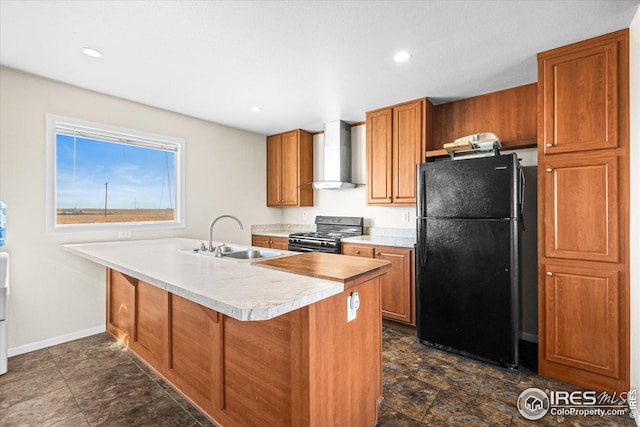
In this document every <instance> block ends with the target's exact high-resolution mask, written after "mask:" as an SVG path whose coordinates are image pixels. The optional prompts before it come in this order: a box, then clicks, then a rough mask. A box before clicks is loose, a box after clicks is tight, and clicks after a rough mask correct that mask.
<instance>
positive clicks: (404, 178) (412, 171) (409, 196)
mask: <svg viewBox="0 0 640 427" xmlns="http://www.w3.org/2000/svg"><path fill="white" fill-rule="evenodd" d="M422 110H423V101H416V102H412V103H410V104H403V105H400V106H398V107H394V109H393V155H392V157H393V189H392V197H393V199H392V200H393V203H395V204H412V205H414V204H415V203H416V165H417V164H418V163H420V162H422V159H423V154H422V153H424V138H423V135H424V132H423V123H422V122H423V120H422V114H423V112H422Z"/></svg>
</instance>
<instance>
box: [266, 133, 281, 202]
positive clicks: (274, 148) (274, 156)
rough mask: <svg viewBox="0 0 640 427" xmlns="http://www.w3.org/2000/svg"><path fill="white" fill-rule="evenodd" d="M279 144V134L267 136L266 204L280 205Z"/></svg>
mask: <svg viewBox="0 0 640 427" xmlns="http://www.w3.org/2000/svg"><path fill="white" fill-rule="evenodd" d="M281 146H282V136H281V135H273V136H270V137H268V138H267V206H280V205H281V199H282V197H281V196H280V181H281V179H282V178H281V174H280V170H281V154H280V152H281Z"/></svg>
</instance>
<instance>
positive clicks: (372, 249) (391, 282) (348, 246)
mask: <svg viewBox="0 0 640 427" xmlns="http://www.w3.org/2000/svg"><path fill="white" fill-rule="evenodd" d="M342 254H343V255H351V256H360V257H365V258H378V259H383V260H386V261H389V262H391V271H390V272H389V273H387V274H386V275H384V276H383V277H382V279H381V282H382V289H381V295H380V300H381V305H382V316H383V317H384V318H386V319H391V320H395V321H398V322H403V323H407V324H409V325H412V326H415V324H416V292H415V288H416V287H415V278H414V262H415V261H414V250H413V249H409V248H398V247H393V246H372V245H358V244H355V243H343V244H342Z"/></svg>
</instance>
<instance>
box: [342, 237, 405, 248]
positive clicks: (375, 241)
mask: <svg viewBox="0 0 640 427" xmlns="http://www.w3.org/2000/svg"><path fill="white" fill-rule="evenodd" d="M340 241H341V242H342V243H358V244H361V245H380V246H395V247H399V248H411V249H413V247H414V245H415V244H416V239H415V238H414V237H405V236H383V235H368V234H366V235H363V236H355V237H347V238H345V239H340Z"/></svg>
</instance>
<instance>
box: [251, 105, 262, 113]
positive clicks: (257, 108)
mask: <svg viewBox="0 0 640 427" xmlns="http://www.w3.org/2000/svg"><path fill="white" fill-rule="evenodd" d="M249 111H252V112H254V113H259V112H260V111H262V107H258V106H255V107H251V108H249Z"/></svg>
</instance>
